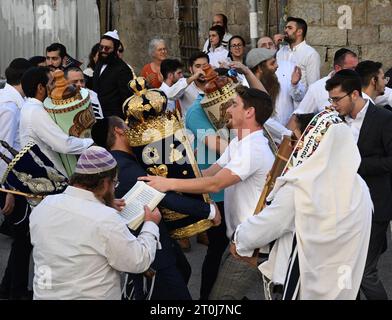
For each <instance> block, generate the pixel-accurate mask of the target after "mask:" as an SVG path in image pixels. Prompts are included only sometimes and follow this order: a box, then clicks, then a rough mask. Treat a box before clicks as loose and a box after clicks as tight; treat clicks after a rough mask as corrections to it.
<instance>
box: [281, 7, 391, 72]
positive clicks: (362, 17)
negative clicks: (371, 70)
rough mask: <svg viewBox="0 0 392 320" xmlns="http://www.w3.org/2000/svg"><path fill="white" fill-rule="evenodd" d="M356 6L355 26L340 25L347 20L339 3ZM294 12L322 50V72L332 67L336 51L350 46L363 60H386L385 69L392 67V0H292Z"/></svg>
mask: <svg viewBox="0 0 392 320" xmlns="http://www.w3.org/2000/svg"><path fill="white" fill-rule="evenodd" d="M342 6H348V7H349V8H351V10H352V19H351V20H352V29H343V30H341V29H339V27H338V24H339V22H343V23H345V22H347V21H345V19H344V14H345V13H343V11H341V12H340V13H338V9H339V7H340V8H341V9H344V8H342ZM288 12H289V14H290V15H294V16H301V17H302V18H304V19H305V20H306V21H307V23H308V24H309V32H308V37H307V41H308V42H309V43H310V44H311V45H313V46H315V48H316V49H317V50H318V52H319V53H320V56H321V58H322V61H324V64H323V67H322V73H323V74H326V73H327V72H328V70H330V69H331V68H332V60H333V55H334V54H335V51H336V50H337V49H339V48H341V47H348V48H351V49H352V50H354V51H355V52H356V53H358V55H359V58H360V59H361V60H376V61H380V62H383V64H384V68H385V70H387V69H389V68H391V67H392V54H391V52H392V1H390V0H333V1H322V0H311V1H302V0H301V1H300V0H290V1H289V6H288Z"/></svg>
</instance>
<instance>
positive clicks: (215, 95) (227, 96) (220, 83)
mask: <svg viewBox="0 0 392 320" xmlns="http://www.w3.org/2000/svg"><path fill="white" fill-rule="evenodd" d="M203 71H204V72H205V73H206V80H207V81H208V83H207V85H206V87H205V90H204V91H205V93H206V95H205V97H204V98H203V100H201V106H202V108H203V110H204V112H205V113H206V114H207V117H208V119H209V120H210V121H211V123H212V124H213V125H214V127H215V128H216V129H217V130H219V129H222V128H223V127H224V126H225V124H226V120H227V119H226V110H227V108H228V107H229V106H230V104H231V99H232V98H233V97H234V96H235V88H236V87H237V86H238V83H235V82H234V81H233V80H232V79H231V78H230V77H227V76H218V74H217V73H216V72H215V71H214V70H213V69H212V67H211V66H210V65H208V66H206V67H204V68H203Z"/></svg>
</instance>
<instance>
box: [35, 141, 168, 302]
mask: <svg viewBox="0 0 392 320" xmlns="http://www.w3.org/2000/svg"><path fill="white" fill-rule="evenodd" d="M117 183H118V181H117V162H116V160H115V159H114V158H113V156H112V155H111V154H110V153H109V152H108V151H106V150H105V149H103V148H101V147H95V146H94V147H91V148H89V149H87V150H85V151H84V152H83V153H82V154H81V156H80V158H79V160H78V163H77V166H76V169H75V173H74V175H73V176H72V177H71V180H70V186H69V187H68V188H67V189H66V190H65V191H64V193H63V194H59V195H55V196H48V197H46V198H45V199H44V200H43V201H42V202H41V203H40V204H39V205H38V206H37V207H36V208H35V209H34V210H33V212H32V214H31V218H30V232H31V241H32V244H33V246H34V249H33V258H34V264H35V269H34V299H39V300H41V299H45V300H47V299H51V300H52V299H59V300H75V299H83V300H86V299H93V300H120V299H121V279H120V272H131V273H140V272H144V271H146V270H147V269H148V267H149V266H150V264H151V263H152V262H153V261H154V258H155V252H156V249H157V246H158V245H159V229H158V226H157V224H158V223H159V222H160V220H161V214H160V213H159V211H158V209H156V210H154V211H153V212H151V211H150V210H149V209H148V208H147V207H145V217H144V221H145V222H144V225H143V227H142V230H141V232H140V234H139V236H138V237H137V238H136V237H135V236H133V235H132V234H131V232H130V231H129V229H128V228H127V225H126V221H125V220H124V219H123V218H122V217H121V216H119V214H118V212H117V211H116V209H122V208H123V207H124V204H125V201H122V202H115V200H114V189H115V187H116V185H117Z"/></svg>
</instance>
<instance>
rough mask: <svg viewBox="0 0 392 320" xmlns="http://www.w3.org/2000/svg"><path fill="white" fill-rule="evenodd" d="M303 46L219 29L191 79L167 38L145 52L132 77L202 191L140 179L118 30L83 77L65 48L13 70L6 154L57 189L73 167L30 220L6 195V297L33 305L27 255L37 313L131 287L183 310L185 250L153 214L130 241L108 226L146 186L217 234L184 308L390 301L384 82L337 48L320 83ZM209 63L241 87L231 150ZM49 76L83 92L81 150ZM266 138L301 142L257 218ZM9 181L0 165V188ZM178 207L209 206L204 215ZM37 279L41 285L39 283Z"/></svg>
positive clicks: (219, 23)
mask: <svg viewBox="0 0 392 320" xmlns="http://www.w3.org/2000/svg"><path fill="white" fill-rule="evenodd" d="M306 33H307V24H306V22H305V21H304V20H303V19H301V18H295V17H288V19H287V23H286V26H285V29H284V34H282V35H279V34H278V35H274V36H273V37H272V38H270V37H267V36H265V37H261V38H260V39H259V41H258V43H257V48H253V49H251V50H249V51H248V52H247V50H246V45H245V41H244V39H243V37H242V36H241V35H234V36H233V35H231V34H230V33H229V31H228V21H227V17H226V16H225V15H224V14H216V15H215V16H214V18H213V24H212V26H211V28H210V29H209V37H208V39H207V41H206V43H205V44H204V46H203V48H202V50H200V51H199V52H195V53H194V54H193V55H192V56H191V57H190V59H189V61H187V64H188V66H189V70H185V69H184V63H183V62H181V61H179V60H177V59H173V58H169V56H170V48H168V47H167V46H166V42H165V41H164V40H163V39H159V38H156V39H152V40H151V41H150V44H149V47H148V54H149V56H150V58H151V62H150V63H148V64H146V65H145V66H144V67H143V68H142V69H141V72H140V76H142V77H144V78H145V79H146V82H147V84H148V86H149V88H156V89H159V90H161V91H163V92H164V94H165V95H166V97H167V99H168V103H167V111H168V112H176V113H178V114H179V115H180V116H181V117H182V120H183V123H184V125H185V127H186V128H187V129H188V130H189V131H190V132H192V134H193V137H194V139H195V143H194V145H195V150H194V151H195V153H196V154H200V155H204V156H203V159H200V157H198V162H199V168H200V170H202V173H203V177H201V178H195V179H172V178H165V177H159V176H149V175H148V174H147V172H146V171H145V169H144V168H143V167H142V166H141V164H140V163H138V161H137V159H136V158H135V156H134V154H133V151H132V148H131V147H130V145H129V143H128V140H127V137H126V134H125V131H126V130H127V129H129V127H128V124H127V123H126V122H125V121H124V120H125V118H126V117H125V115H124V112H123V103H124V101H125V100H126V99H128V98H129V97H131V96H132V94H133V92H132V91H131V90H130V87H129V83H130V81H131V80H132V79H135V78H136V77H137V76H136V73H135V71H134V69H133V67H132V66H131V65H129V64H128V63H126V62H125V61H124V60H123V54H124V49H125V48H124V45H123V44H122V43H121V41H120V37H119V34H118V33H117V31H116V30H114V31H109V32H107V33H105V34H104V35H103V36H102V37H101V39H100V42H99V43H97V44H96V45H94V47H93V48H92V50H91V53H90V57H89V62H88V66H87V68H86V69H85V70H82V69H81V68H80V67H81V63H80V62H79V61H77V60H76V59H73V58H72V57H71V56H70V55H69V54H68V53H67V51H66V48H65V46H64V45H62V44H60V43H53V44H51V45H49V46H48V47H47V48H46V56H45V57H38V56H37V57H32V58H30V59H28V60H27V59H25V58H16V59H14V60H13V61H12V62H11V63H10V64H9V66H8V68H7V70H6V79H7V83H6V84H5V87H4V88H3V89H1V90H0V140H2V141H5V142H7V143H8V144H9V145H10V146H11V147H12V148H14V149H15V150H18V151H19V150H21V148H22V147H23V146H25V145H26V144H27V143H29V142H30V141H34V142H35V143H36V144H37V145H38V146H39V147H40V149H41V150H42V152H43V153H44V154H45V155H46V156H47V157H48V158H49V159H50V160H51V161H52V162H53V164H54V166H55V168H56V169H57V170H59V171H60V172H62V173H63V174H64V175H67V173H66V172H65V170H64V168H63V166H62V164H61V162H60V161H59V157H58V154H76V155H80V156H79V159H78V162H77V165H76V168H75V170H74V174H73V175H72V176H69V177H68V178H69V186H68V187H67V189H66V190H65V191H64V193H61V194H58V195H52V196H47V197H46V198H45V199H44V200H43V201H42V202H41V203H40V204H39V205H38V206H36V207H35V208H34V209H33V210H31V208H30V206H29V204H28V202H27V201H26V199H25V198H24V197H23V196H20V195H13V194H11V193H0V208H1V212H2V214H3V215H4V216H5V218H6V219H5V222H4V223H3V224H2V227H1V230H2V232H3V233H8V234H9V235H11V236H12V237H13V239H14V240H13V243H12V248H11V252H10V257H9V260H8V264H7V268H6V271H5V274H4V276H3V278H2V281H1V286H0V297H1V298H3V299H26V298H30V297H31V294H32V293H31V288H29V281H28V279H29V264H30V255H31V253H32V257H33V263H34V285H33V289H34V292H33V295H34V298H35V299H121V298H122V297H123V298H124V296H127V294H124V291H127V290H128V289H129V286H130V287H131V290H134V294H133V295H132V297H133V298H136V299H139V300H143V299H156V300H160V299H162V300H163V299H170V300H189V299H192V297H191V295H190V293H189V288H188V281H189V278H190V275H191V272H192V270H191V267H190V265H189V262H188V261H187V259H186V256H185V255H184V253H183V250H184V249H189V243H186V242H185V243H184V241H186V240H183V241H182V242H177V241H175V240H173V239H172V238H171V237H170V235H169V233H168V231H167V227H166V226H165V222H164V221H163V220H162V221H161V214H160V212H159V210H157V209H156V210H153V211H152V212H151V210H150V209H148V208H147V207H146V208H145V218H144V224H143V227H142V228H141V230H139V232H137V233H136V234H134V233H131V232H130V231H129V230H128V228H127V226H126V224H125V223H124V221H123V220H122V218H121V217H120V216H119V215H118V211H121V210H122V209H123V207H124V204H125V203H124V201H123V200H119V199H120V198H121V197H123V196H124V195H125V194H126V193H127V192H128V190H130V189H131V188H132V187H133V185H135V183H136V182H137V181H138V180H143V181H145V182H147V183H148V184H149V185H150V186H152V187H154V188H155V189H157V190H159V191H162V192H165V193H166V195H165V197H164V200H162V203H163V204H164V206H165V207H166V208H169V209H171V210H174V211H178V212H182V213H184V214H189V215H193V216H195V217H198V218H200V219H209V220H211V222H212V224H213V225H214V226H213V227H211V228H210V229H208V230H207V232H206V235H207V241H206V239H204V242H205V243H206V244H207V245H208V249H207V253H206V256H205V258H204V261H203V262H200V267H201V270H202V272H201V286H200V296H199V297H194V298H200V299H201V300H207V299H213V300H223V299H233V300H242V299H244V298H246V296H247V294H248V293H249V291H251V290H252V288H254V286H255V283H257V282H259V283H263V284H264V287H265V290H264V292H260V299H261V298H263V297H265V298H270V299H357V298H358V299H359V298H360V297H361V295H360V292H361V293H362V296H364V297H365V298H366V299H380V300H386V299H388V297H387V293H386V290H385V288H384V287H383V284H382V283H381V280H380V278H379V275H378V271H377V265H378V261H379V259H380V256H381V255H382V254H383V253H384V252H385V250H386V247H387V230H388V226H389V224H390V220H391V218H392V196H391V195H392V185H391V183H392V177H391V173H392V126H390V123H392V113H391V111H392V89H391V88H392V81H390V78H389V75H390V74H391V70H389V71H388V72H385V73H384V67H383V65H382V64H381V63H380V62H378V61H370V60H364V61H359V58H358V55H357V54H356V53H355V52H353V51H351V50H350V49H346V48H341V49H339V50H337V51H336V53H335V56H334V61H333V69H332V70H331V72H330V73H329V74H328V75H327V76H326V77H324V78H321V79H320V56H319V54H318V53H317V51H316V50H315V49H314V48H313V47H311V46H310V45H309V44H307V43H306ZM208 64H210V65H211V66H212V67H213V68H214V69H216V71H217V72H219V73H220V74H222V75H225V76H230V77H236V78H237V79H236V81H237V82H238V83H240V85H238V86H237V88H236V91H235V97H234V98H233V99H232V101H231V104H230V106H229V107H228V109H227V111H226V112H227V115H228V126H229V127H230V128H231V129H234V130H235V136H234V137H233V136H230V135H229V136H227V135H226V136H225V135H224V134H222V133H221V132H219V131H218V130H217V128H216V127H215V126H214V125H213V124H212V123H211V121H210V120H209V118H208V117H207V115H206V113H205V112H204V110H203V108H202V106H201V101H202V99H203V98H204V97H205V95H206V92H205V91H206V85H207V84H208V79H207V78H206V73H205V72H206V66H208ZM58 69H60V70H63V71H64V76H65V79H66V80H67V81H68V83H69V84H73V85H74V86H75V87H77V88H86V89H88V92H89V95H90V100H91V103H92V107H93V110H94V115H95V118H96V123H95V124H94V126H93V127H92V131H91V134H92V137H91V138H82V137H80V138H79V137H74V136H70V135H68V134H67V133H64V132H63V131H62V130H61V129H60V127H59V126H58V125H57V124H56V123H55V122H54V121H53V119H52V118H51V117H50V116H49V115H48V113H47V111H46V110H45V109H44V105H43V103H44V100H45V99H46V98H47V97H48V92H49V90H50V88H51V86H52V82H53V72H54V71H56V70H58ZM188 72H189V74H190V75H189V77H185V76H184V73H188ZM331 108H332V109H333V110H334V111H331ZM326 109H327V110H326ZM309 123H310V124H309ZM308 124H309V125H308ZM200 130H203V132H205V134H203V135H200ZM265 131H268V133H269V134H270V135H271V138H272V140H273V143H275V144H276V145H277V146H279V145H280V144H281V143H282V141H283V137H284V136H292V137H293V139H294V138H295V139H296V140H298V141H299V142H298V144H296V145H293V147H294V151H293V154H292V155H291V157H290V161H291V162H290V161H289V162H290V166H287V168H286V170H285V172H284V174H283V175H282V177H281V178H279V179H278V180H277V182H276V185H275V187H274V189H273V191H272V193H271V194H270V196H269V199H268V200H269V205H268V206H266V207H265V208H264V209H263V210H262V211H261V213H259V214H257V215H254V213H255V212H254V211H255V208H256V205H257V203H258V201H259V198H260V194H261V193H262V191H263V188H264V185H265V183H266V181H268V176H269V172H270V170H271V168H272V166H273V164H274V161H275V154H274V150H272V149H271V147H270V141H269V139H268V138H266V136H265V134H264V133H265ZM0 151H1V152H2V153H4V154H6V151H5V149H4V148H1V150H0ZM202 151H203V152H202ZM210 154H214V156H215V157H209V155H210ZM212 158H214V159H217V160H216V161H213V160H211V159H212ZM6 168H7V165H6V163H5V162H4V163H0V178H2V177H3V175H4V174H5V172H6ZM182 193H195V194H203V193H209V194H210V195H211V198H212V200H213V202H211V203H210V204H208V203H204V202H203V201H198V200H195V199H193V198H190V197H186V196H184V195H182ZM200 241H203V240H200ZM180 245H181V246H180ZM260 248H262V249H260ZM258 249H260V250H258ZM255 250H256V251H255ZM254 252H256V253H254ZM252 256H253V257H255V258H256V260H257V263H256V266H254V265H252V263H250V262H249V259H250V258H251V257H252ZM47 267H48V268H50V275H51V277H50V284H49V285H48V284H47V283H45V281H46V280H48V279H47V278H45V279H46V280H45V281H42V276H43V272H44V271H42V270H46V269H45V268H47ZM346 267H347V268H349V269H350V272H349V275H348V276H347V277H348V278H345V279H344V281H343V284H342V281H341V279H342V278H341V277H340V274H341V272H340V271H341V270H342V269H341V268H346ZM148 273H150V275H147V274H148ZM122 274H127V277H126V280H124V277H122V276H121V275H122ZM151 274H153V275H152V276H151ZM129 279H132V281H130V280H129ZM43 282H44V283H43ZM130 283H132V285H130ZM123 286H124V288H125V289H122V287H123ZM146 287H147V288H148V289H146Z"/></svg>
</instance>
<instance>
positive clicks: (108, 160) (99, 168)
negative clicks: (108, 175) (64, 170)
mask: <svg viewBox="0 0 392 320" xmlns="http://www.w3.org/2000/svg"><path fill="white" fill-rule="evenodd" d="M116 166H117V162H116V160H115V159H114V158H113V156H112V155H111V154H110V153H109V152H108V151H107V150H106V149H104V148H101V147H97V146H92V147H90V148H88V149H86V150H84V151H83V152H82V154H81V155H80V157H79V160H78V163H77V164H76V168H75V173H79V174H97V173H102V172H106V171H109V170H112V169H113V168H115V167H116Z"/></svg>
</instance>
